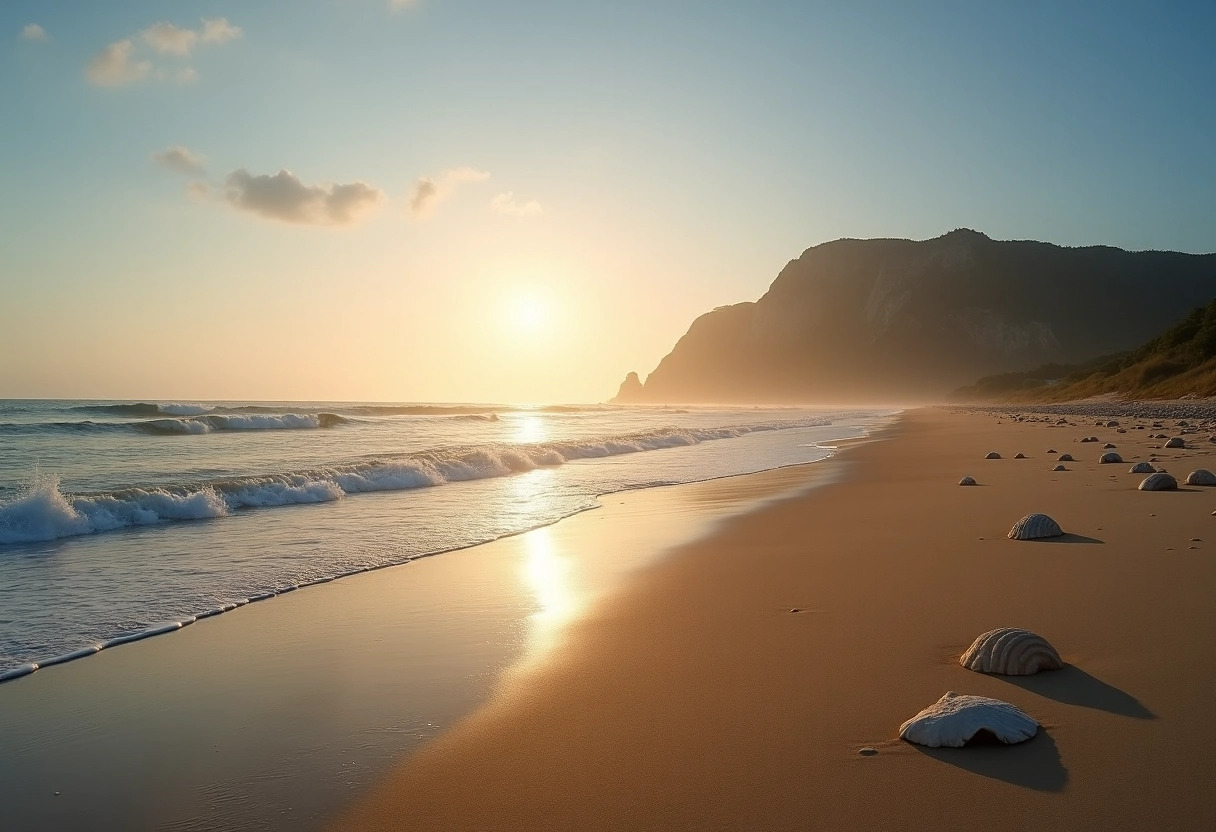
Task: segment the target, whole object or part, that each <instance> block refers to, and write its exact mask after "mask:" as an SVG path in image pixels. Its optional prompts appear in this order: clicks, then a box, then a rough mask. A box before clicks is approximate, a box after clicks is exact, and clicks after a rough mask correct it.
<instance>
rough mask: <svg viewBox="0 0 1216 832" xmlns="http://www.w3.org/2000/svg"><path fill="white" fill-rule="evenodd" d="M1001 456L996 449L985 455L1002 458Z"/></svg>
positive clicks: (988, 457) (986, 457)
mask: <svg viewBox="0 0 1216 832" xmlns="http://www.w3.org/2000/svg"><path fill="white" fill-rule="evenodd" d="M1000 458H1001V455H1000V454H998V453H997V452H996V451H989V452H988V455H987V456H985V457H984V459H1000Z"/></svg>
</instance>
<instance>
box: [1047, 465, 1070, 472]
mask: <svg viewBox="0 0 1216 832" xmlns="http://www.w3.org/2000/svg"><path fill="white" fill-rule="evenodd" d="M1051 470H1053V471H1067V470H1068V469H1067V468H1065V467H1064V466H1063V465H1057V466H1056V467H1055V468H1052V469H1051Z"/></svg>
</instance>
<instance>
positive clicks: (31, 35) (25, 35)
mask: <svg viewBox="0 0 1216 832" xmlns="http://www.w3.org/2000/svg"><path fill="white" fill-rule="evenodd" d="M21 39H22V40H46V29H43V28H42V27H41V26H39V25H38V24H37V23H27V24H26V25H25V27H24V28H23V29H22V30H21Z"/></svg>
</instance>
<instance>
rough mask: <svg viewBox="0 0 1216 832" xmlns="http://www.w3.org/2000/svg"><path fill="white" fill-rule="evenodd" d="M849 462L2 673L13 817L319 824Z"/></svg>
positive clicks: (534, 536) (81, 822) (612, 498)
mask: <svg viewBox="0 0 1216 832" xmlns="http://www.w3.org/2000/svg"><path fill="white" fill-rule="evenodd" d="M831 441H832V442H833V443H836V444H844V443H845V442H847V441H851V440H843V441H840V440H831ZM853 441H866V439H865V438H860V439H859V440H853ZM836 458H838V453H837V452H836V451H831V452H830V455H829V456H828V457H827V458H825V459H822V460H818V461H816V462H812V463H803V464H797V465H792V466H786V467H782V468H776V469H771V470H768V471H763V472H758V473H753V474H743V475H736V476H729V477H722V478H716V479H709V480H704V481H701V482H698V483H687V484H679V485H673V486H662V487H652V488H644V489H633V490H626V491H619V492H615V493H612V494H608V495H605V496H604V497H603V498H601V499H600V500H599V501H598V502H599V505H598V507H597V510H595V511H584V512H580V513H577V514H574V515H572V516H568V517H566V518H563V519H562V520H560V521H558V522H555V523H552V524H549V525H546V526H541V527H539V528H537V529H534V530H530V531H527V532H523V533H519V534H514V535H510V536H507V537H503V538H499V539H497V540H495V541H492V542H489V543H483V544H478V545H475V546H471V547H465V548H461V549H455V550H448V551H446V552H445V553H444V554H445V557H442V558H440V557H424V558H415V559H413V560H410V561H407V562H406V563H403V564H398V565H397V566H398V567H399V568H397V569H387V568H379V569H375V570H370V571H361V572H359V573H357V574H354V575H351V576H350V577H349V578H348V579H347V580H343V581H329V582H326V588H323V589H315V590H314V591H313V592H308V593H296V592H289V593H283V594H280V595H277V596H274V597H275V598H277V599H278V601H279V603H277V604H249V605H245V606H243V607H241V608H240V609H241V610H242V612H241V613H240V614H239V615H234V616H228V615H217V616H212V617H210V618H208V619H207V621H206V623H202V622H200V623H201V624H202V626H193V625H192V626H189V627H185V628H175V629H174V633H175V634H176V637H175V638H166V639H161V638H148V639H144V640H142V641H139V642H138V643H137V644H131V645H130V646H128V647H127V649H125V650H105V651H101V652H100V653H97V654H96V655H94V656H92V661H89V662H71V663H69V664H67V665H64V666H62V667H60V668H59V669H58V670H56V671H54V672H53V673H50V674H43V673H34V674H33V675H30V676H27V677H24V678H22V679H19V680H17V681H16V682H15V683H10V684H4V685H0V734H3V735H4V736H5V737H6V749H3V750H0V771H2V772H4V773H5V775H6V776H5V784H6V785H5V787H3V788H0V791H3V792H4V793H5V794H4V799H5V802H6V806H7V808H8V811H9V815H10V817H12V818H13V819H14V821H15V822H17V823H18V825H20V823H21V822H22V821H23V819H24V822H27V823H30V824H34V825H47V824H50V825H55V826H56V827H57V828H84V827H89V826H93V825H96V824H98V823H101V824H102V825H105V823H104V822H105V821H107V820H108V821H109V822H110V825H113V826H120V827H133V826H134V827H140V826H157V827H158V828H160V827H163V828H191V824H192V823H195V824H196V823H199V822H205V823H206V825H207V826H208V828H233V829H237V828H242V827H244V826H246V825H247V824H249V823H251V822H253V821H257V822H259V823H262V824H263V825H266V826H267V827H269V828H284V829H288V828H290V829H295V828H300V827H305V828H308V827H319V826H320V825H321V824H323V822H324V821H325V820H326V819H328V818H330V817H332V816H333V815H334V813H335V812H337V811H339V810H340V809H341V807H342V806H343V805H346V804H347V803H348V802H349V800H350V799H351V797H352V796H354V794H357V793H358V792H359V791H361V790H363V789H366V788H368V787H370V786H371V785H372V784H373V783H374V782H375V779H376V777H377V775H378V774H380V773H381V772H383V771H387V769H388V768H389V767H390V766H391V764H392V762H393V761H394V760H396V759H397V758H398V757H399V756H400V755H401V754H403V753H408V752H409V751H411V750H412V749H414V748H416V747H418V746H420V745H421V744H423V743H425V741H427V740H428V739H430V738H431V737H433V736H435V735H437V733H438V732H439V731H441V730H442V729H443V728H446V727H447V726H448V725H450V724H452V723H454V722H455V721H456V720H457V719H459V718H460V717H461V716H463V715H464V714H466V713H470V712H472V711H474V710H475V709H476V707H478V706H479V705H480V704H481V703H483V702H484V701H487V700H488V698H489V697H490V696H491V694H492V692H493V690H494V689H495V688H496V686H497V685H498V684H499V683H500V682H501V681H502V680H503V679H505V678H507V677H509V676H510V675H511V674H513V673H515V672H516V668H517V667H523V666H526V665H528V664H530V663H534V662H536V661H538V660H540V659H542V658H543V657H544V656H545V654H546V653H547V652H548V651H550V650H552V649H555V639H559V638H560V634H561V632H562V628H563V627H564V626H566V623H567V621H568V620H569V619H571V618H572V617H576V616H577V615H579V614H581V612H582V611H583V610H584V609H585V608H586V606H587V605H589V604H592V603H594V601H595V600H596V599H597V598H598V597H599V596H600V595H601V594H603V593H606V592H608V593H610V592H612V591H614V590H615V588H616V587H618V586H621V585H623V584H625V583H628V582H629V581H631V580H632V579H633V575H634V573H635V572H636V571H637V570H645V569H646V568H648V566H649V565H651V564H652V563H653V562H655V561H656V560H661V559H662V557H663V556H664V555H665V552H666V551H667V550H668V549H669V548H670V547H671V546H673V545H677V544H679V543H681V542H686V541H687V540H688V539H693V538H696V537H698V536H701V535H704V534H709V533H712V529H713V528H715V527H716V525H717V524H718V523H720V522H721V520H722V518H723V517H724V516H732V515H734V514H738V513H740V512H746V511H748V510H750V509H751V508H753V507H754V506H755V505H758V504H761V503H763V502H765V501H767V500H770V499H774V498H776V497H778V496H779V495H782V494H788V493H790V492H792V491H799V492H800V491H803V490H805V489H808V488H813V487H815V485H816V484H817V483H818V482H820V481H823V480H824V479H825V478H830V477H831V476H832V470H833V468H834V466H832V465H828V466H822V465H820V464H819V463H822V462H830V461H831V460H833V459H836ZM605 521H607V522H605ZM406 567H409V569H406ZM538 570H539V571H538ZM322 749H328V750H322ZM233 752H236V753H233ZM132 755H134V756H132ZM183 758H184V759H189V760H191V762H190V764H189V765H188V766H186V768H185V769H183V768H182V766H181V764H180V761H181V760H183ZM116 760H117V761H118V762H119V765H118V766H117V769H118V770H114V769H115V768H116V767H115V766H114V761H116ZM126 769H129V772H128V773H127V775H126V776H123V775H122V772H123V770H126ZM260 772H276V773H275V774H274V775H273V778H274V779H273V780H270V781H266V780H265V779H264V778H265V775H264V774H261V773H260ZM352 790H354V791H353V792H352Z"/></svg>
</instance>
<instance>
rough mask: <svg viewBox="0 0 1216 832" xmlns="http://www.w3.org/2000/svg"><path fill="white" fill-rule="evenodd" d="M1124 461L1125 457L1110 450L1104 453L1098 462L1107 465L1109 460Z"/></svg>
mask: <svg viewBox="0 0 1216 832" xmlns="http://www.w3.org/2000/svg"><path fill="white" fill-rule="evenodd" d="M1122 461H1123V457H1121V456H1119V455H1118V454H1117V453H1115V452H1114V451H1109V452H1107V453H1104V454H1102V456H1101V457H1099V458H1098V463H1099V464H1101V465H1105V464H1106V463H1108V462H1122Z"/></svg>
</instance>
